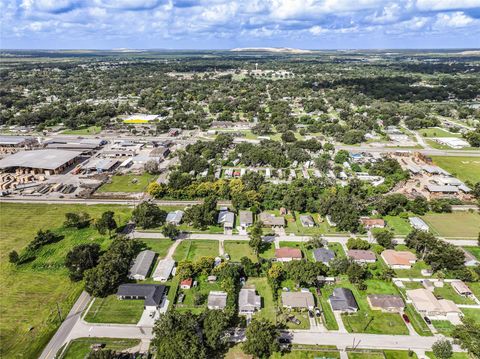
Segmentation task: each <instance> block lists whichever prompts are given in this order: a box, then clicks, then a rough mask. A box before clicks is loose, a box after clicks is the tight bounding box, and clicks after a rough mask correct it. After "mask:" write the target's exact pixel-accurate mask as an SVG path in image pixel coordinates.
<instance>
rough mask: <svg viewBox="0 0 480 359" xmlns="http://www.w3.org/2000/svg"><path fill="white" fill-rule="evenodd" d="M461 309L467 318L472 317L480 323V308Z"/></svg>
mask: <svg viewBox="0 0 480 359" xmlns="http://www.w3.org/2000/svg"><path fill="white" fill-rule="evenodd" d="M461 310H462V312H463V314H464V315H465V316H466V317H467V318H472V319H474V320H475V321H476V322H477V323H479V324H480V309H472V308H461Z"/></svg>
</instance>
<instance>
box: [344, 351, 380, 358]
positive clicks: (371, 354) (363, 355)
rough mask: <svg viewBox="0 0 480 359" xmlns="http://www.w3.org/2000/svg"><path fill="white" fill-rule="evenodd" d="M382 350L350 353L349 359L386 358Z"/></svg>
mask: <svg viewBox="0 0 480 359" xmlns="http://www.w3.org/2000/svg"><path fill="white" fill-rule="evenodd" d="M384 358H385V356H384V355H383V353H382V352H373V351H372V352H365V353H362V352H358V353H348V359H384Z"/></svg>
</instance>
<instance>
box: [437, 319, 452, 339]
mask: <svg viewBox="0 0 480 359" xmlns="http://www.w3.org/2000/svg"><path fill="white" fill-rule="evenodd" d="M432 325H433V326H434V328H435V329H437V331H438V332H439V333H441V334H443V335H446V336H448V337H451V336H452V330H453V329H454V328H455V326H454V325H453V324H452V323H450V321H449V320H432Z"/></svg>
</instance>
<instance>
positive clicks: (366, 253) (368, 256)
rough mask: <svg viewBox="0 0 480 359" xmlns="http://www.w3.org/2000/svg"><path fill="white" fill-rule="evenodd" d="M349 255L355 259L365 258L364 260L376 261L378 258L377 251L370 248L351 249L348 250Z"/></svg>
mask: <svg viewBox="0 0 480 359" xmlns="http://www.w3.org/2000/svg"><path fill="white" fill-rule="evenodd" d="M347 256H349V257H350V258H353V259H354V260H363V261H374V260H376V259H377V257H376V256H375V253H373V252H372V251H370V250H364V249H350V250H349V251H348V252H347Z"/></svg>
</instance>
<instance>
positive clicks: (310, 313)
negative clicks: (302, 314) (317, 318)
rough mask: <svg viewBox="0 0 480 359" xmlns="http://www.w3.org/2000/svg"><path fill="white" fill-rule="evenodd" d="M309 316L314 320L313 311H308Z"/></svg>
mask: <svg viewBox="0 0 480 359" xmlns="http://www.w3.org/2000/svg"><path fill="white" fill-rule="evenodd" d="M308 316H309V317H310V318H313V311H311V310H309V311H308Z"/></svg>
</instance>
